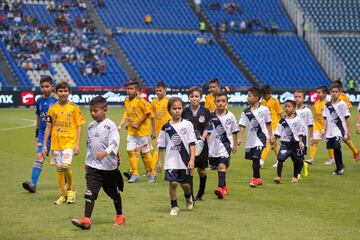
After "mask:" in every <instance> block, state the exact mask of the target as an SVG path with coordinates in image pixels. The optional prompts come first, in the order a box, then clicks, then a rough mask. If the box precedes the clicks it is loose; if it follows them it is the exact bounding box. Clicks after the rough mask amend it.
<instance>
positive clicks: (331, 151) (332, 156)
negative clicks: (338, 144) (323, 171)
mask: <svg viewBox="0 0 360 240" xmlns="http://www.w3.org/2000/svg"><path fill="white" fill-rule="evenodd" d="M328 152H329V159H334V158H335V156H334V149H328Z"/></svg>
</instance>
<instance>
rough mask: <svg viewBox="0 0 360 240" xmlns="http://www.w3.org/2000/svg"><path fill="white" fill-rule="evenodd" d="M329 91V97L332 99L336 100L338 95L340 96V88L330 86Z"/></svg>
mask: <svg viewBox="0 0 360 240" xmlns="http://www.w3.org/2000/svg"><path fill="white" fill-rule="evenodd" d="M330 92H331V99H332V100H335V101H336V100H338V99H339V96H340V93H341V92H340V89H339V88H332V89H331V90H330Z"/></svg>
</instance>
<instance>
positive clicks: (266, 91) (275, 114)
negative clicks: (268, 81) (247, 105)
mask: <svg viewBox="0 0 360 240" xmlns="http://www.w3.org/2000/svg"><path fill="white" fill-rule="evenodd" d="M261 90H262V94H263V97H262V100H261V105H262V106H265V107H267V108H269V110H270V114H271V129H272V131H275V130H276V128H277V126H278V124H279V121H280V119H281V116H282V114H283V112H284V111H283V109H282V108H281V105H280V102H279V100H277V99H276V98H275V97H273V96H272V95H271V87H270V86H269V85H264V86H263V87H262V89H261ZM271 148H272V149H273V150H274V153H275V156H277V155H278V152H279V145H278V144H277V143H276V142H275V143H274V145H273V146H271V145H270V144H269V143H267V144H266V147H265V148H264V150H263V152H262V154H261V159H260V166H261V167H263V166H264V162H265V160H266V158H267V156H268V155H269V152H270V149H271ZM273 167H277V162H276V163H275V164H274V165H273Z"/></svg>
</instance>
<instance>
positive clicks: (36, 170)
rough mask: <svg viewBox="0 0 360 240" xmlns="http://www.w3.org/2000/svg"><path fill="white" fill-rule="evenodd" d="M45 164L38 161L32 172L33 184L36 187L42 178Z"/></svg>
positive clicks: (35, 162)
mask: <svg viewBox="0 0 360 240" xmlns="http://www.w3.org/2000/svg"><path fill="white" fill-rule="evenodd" d="M43 164H44V162H42V161H38V160H35V161H34V164H33V168H32V172H31V182H32V184H34V185H36V184H37V182H38V180H39V176H40V173H41V170H42V167H43Z"/></svg>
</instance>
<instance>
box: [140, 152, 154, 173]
mask: <svg viewBox="0 0 360 240" xmlns="http://www.w3.org/2000/svg"><path fill="white" fill-rule="evenodd" d="M141 157H142V159H143V160H144V163H145V166H146V169H147V170H148V171H149V173H150V174H152V175H153V174H155V166H154V164H153V158H152V157H151V154H150V152H147V153H143V154H141Z"/></svg>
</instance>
